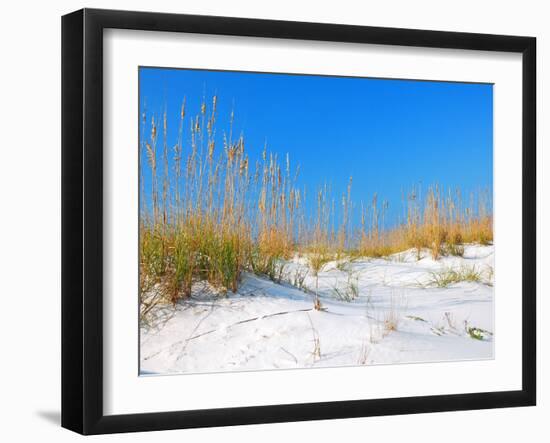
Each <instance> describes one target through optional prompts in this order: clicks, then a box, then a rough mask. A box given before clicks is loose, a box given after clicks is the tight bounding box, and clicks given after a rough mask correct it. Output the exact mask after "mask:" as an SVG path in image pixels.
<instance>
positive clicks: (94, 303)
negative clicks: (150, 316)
mask: <svg viewBox="0 0 550 443" xmlns="http://www.w3.org/2000/svg"><path fill="white" fill-rule="evenodd" d="M107 28H118V29H133V30H147V31H171V32H186V33H199V34H217V35H227V36H249V37H269V38H280V39H301V40H317V41H326V42H353V43H369V44H378V45H398V46H416V47H431V48H455V49H469V50H480V51H503V52H511V53H520V54H522V64H523V79H522V82H523V85H522V88H523V97H522V128H523V135H522V144H523V146H522V158H523V164H522V168H523V169H522V171H523V178H522V180H523V189H522V195H523V203H522V204H523V208H522V210H523V214H522V221H523V227H522V229H523V233H522V242H523V243H522V253H523V256H522V263H523V269H522V290H523V292H522V295H521V296H522V389H521V390H517V391H505V392H478V393H468V394H457V395H436V396H421V397H405V398H392V399H372V400H356V401H332V402H323V403H307V404H287V405H285V404H282V405H265V406H260V407H237V408H227V409H208V410H189V411H177V412H160V413H142V414H131V415H104V413H103V407H102V404H103V373H102V371H103V334H102V325H103V318H102V315H103V314H102V313H103V299H102V283H103V275H102V273H103V271H102V269H103V227H102V223H103V197H102V196H103V179H102V178H103V147H102V138H103V111H102V109H103V88H102V84H103V78H102V76H103V30H104V29H107ZM535 115H536V39H535V38H533V37H516V36H503V35H485V34H471V33H456V32H441V31H423V30H411V29H390V28H377V27H364V26H348V25H337V24H319V23H300V22H286V21H274V20H257V19H244V18H229V17H210V16H196V15H176V14H161V13H149V12H126V11H109V10H97V9H83V10H80V11H76V12H73V13H71V14H68V15H65V16H63V18H62V426H63V427H65V428H68V429H71V430H73V431H76V432H79V433H82V434H104V433H116V432H133V431H152V430H162V429H179V428H194V427H211V426H229V425H240V424H257V423H273V422H289V421H302V420H320V419H333V418H347V417H363V416H380V415H393V414H413V413H426V412H438V411H458V410H468V409H470V410H471V409H488V408H502V407H513V406H530V405H535V403H536V275H535V273H536V266H535V265H536V137H535V135H536V118H535Z"/></svg>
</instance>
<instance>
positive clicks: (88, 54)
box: [62, 9, 536, 434]
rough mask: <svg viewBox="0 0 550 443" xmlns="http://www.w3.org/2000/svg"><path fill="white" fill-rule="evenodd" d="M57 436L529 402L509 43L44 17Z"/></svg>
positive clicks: (515, 56)
mask: <svg viewBox="0 0 550 443" xmlns="http://www.w3.org/2000/svg"><path fill="white" fill-rule="evenodd" d="M62 59H63V62H62V174H63V177H62V189H63V191H62V199H63V204H62V224H63V225H62V256H63V262H62V271H63V274H62V425H63V426H64V427H66V428H68V429H71V430H73V431H76V432H79V433H82V434H101V433H115V432H132V431H149V430H161V429H177V428H190V427H207V426H227V425H238V424H252V423H272V422H283V421H300V420H319V419H330V418H346V417H361V416H377V415H389V414H412V413H425V412H435V411H455V410H466V409H484V408H500V407H514V406H529V405H534V404H535V401H536V373H535V368H536V355H535V350H536V336H535V335H536V334H535V331H536V324H535V320H536V315H535V310H536V284H535V262H536V234H535V232H536V213H535V212H536V206H535V204H536V180H535V171H536V158H535V151H536V150H535V130H536V126H535V122H536V119H535V110H536V106H535V96H536V93H535V83H536V82H535V73H536V69H535V60H536V41H535V38H532V37H517V36H500V35H485V34H467V33H454V32H440V31H421V30H410V29H388V28H375V27H362V26H348V25H340V24H319V23H298V22H282V21H271V20H256V19H243V18H228V17H208V16H191V15H175V14H159V13H148V12H125V11H108V10H92V9H84V10H80V11H77V12H74V13H72V14H69V15H66V16H64V17H63V20H62Z"/></svg>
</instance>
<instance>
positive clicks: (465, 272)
mask: <svg viewBox="0 0 550 443" xmlns="http://www.w3.org/2000/svg"><path fill="white" fill-rule="evenodd" d="M463 281H465V282H481V281H482V273H481V272H480V271H478V270H477V269H476V267H475V266H472V267H468V266H461V267H460V268H458V269H452V268H446V269H443V270H441V271H437V272H432V273H431V274H430V280H429V281H428V283H427V285H428V286H435V287H438V288H446V287H448V286H450V285H452V284H454V283H459V282H463Z"/></svg>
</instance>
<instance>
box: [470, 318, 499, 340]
mask: <svg viewBox="0 0 550 443" xmlns="http://www.w3.org/2000/svg"><path fill="white" fill-rule="evenodd" d="M464 329H465V330H466V333H467V334H468V335H469V336H470V338H473V339H474V340H481V341H483V340H488V339H490V338H491V337H492V336H493V333H492V332H490V331H487V330H486V329H481V328H478V327H475V326H470V325H469V324H468V322H467V321H466V320H465V321H464Z"/></svg>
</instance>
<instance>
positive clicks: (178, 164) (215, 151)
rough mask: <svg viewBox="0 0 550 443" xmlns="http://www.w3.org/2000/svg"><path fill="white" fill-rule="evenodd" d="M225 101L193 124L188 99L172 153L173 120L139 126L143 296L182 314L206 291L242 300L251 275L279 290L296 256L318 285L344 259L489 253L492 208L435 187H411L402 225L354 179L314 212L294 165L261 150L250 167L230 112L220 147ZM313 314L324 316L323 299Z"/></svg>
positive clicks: (318, 201)
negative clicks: (411, 252)
mask: <svg viewBox="0 0 550 443" xmlns="http://www.w3.org/2000/svg"><path fill="white" fill-rule="evenodd" d="M217 101H218V99H217V97H216V96H214V97H212V101H211V103H210V104H208V103H206V102H203V103H202V104H201V106H200V109H199V110H198V112H197V114H196V115H194V116H191V115H189V113H188V112H187V107H186V101H185V99H184V100H183V102H182V105H181V110H180V112H179V123H178V125H177V128H176V130H177V143H176V144H175V146H173V147H171V146H168V144H167V134H168V133H169V130H170V128H169V127H168V118H167V114H166V111H165V112H163V113H162V117H161V118H158V117H157V116H155V115H151V116H149V115H147V114H146V113H145V112H144V113H143V115H142V119H143V120H142V123H143V125H142V128H143V131H142V133H141V141H140V149H141V152H142V156H143V158H144V159H145V160H146V161H142V162H141V171H140V178H141V183H142V184H141V196H142V197H141V215H140V287H141V292H142V293H144V292H147V291H149V290H151V289H152V288H156V289H157V290H158V291H160V293H161V294H163V296H164V298H165V299H166V300H167V301H171V302H173V303H175V302H177V300H178V299H180V298H182V297H188V296H190V295H191V291H192V285H193V283H194V282H196V281H199V280H207V281H208V282H209V283H210V284H212V285H213V286H215V287H216V288H218V289H221V292H222V293H223V292H224V291H228V290H230V291H236V290H237V289H238V285H239V282H240V279H241V274H242V272H243V271H245V270H249V271H252V272H255V273H258V274H262V275H266V276H268V277H270V278H272V279H274V280H277V279H278V278H280V276H281V274H282V271H283V267H284V262H285V260H287V259H289V258H290V257H292V256H293V255H294V254H295V253H296V252H299V253H301V254H303V255H304V256H305V257H307V259H308V261H309V263H310V267H311V270H312V273H313V275H315V276H317V275H318V273H319V272H320V271H321V269H322V268H323V265H324V264H325V263H327V262H328V261H331V260H334V259H339V258H342V257H357V256H368V257H387V256H389V255H391V254H394V253H397V252H401V251H404V250H407V249H410V248H414V249H415V250H416V251H417V255H418V258H420V257H421V254H422V251H430V253H431V255H432V257H433V258H434V259H437V258H439V257H440V256H441V255H446V254H455V255H461V253H463V251H464V249H463V246H462V245H463V244H464V243H481V244H488V243H490V242H492V239H493V237H492V232H493V230H492V215H491V211H490V209H489V208H490V205H489V204H488V203H487V202H486V201H485V200H484V199H479V200H480V203H478V206H477V207H474V204H473V203H472V202H473V199H471V201H470V203H469V204H468V205H465V204H463V202H462V199H461V196H460V193H459V192H454V193H451V192H449V191H447V192H446V193H444V192H443V191H442V189H441V188H440V187H438V186H433V187H431V188H429V189H428V192H427V194H426V196H425V197H424V198H420V189H416V188H413V189H412V190H411V191H410V192H409V194H408V195H407V196H406V198H404V199H403V204H404V220H405V221H404V222H402V223H400V224H399V225H398V226H396V227H392V228H389V229H388V228H386V226H385V216H386V213H387V210H388V207H389V203H388V202H387V201H381V202H379V200H378V197H377V196H376V195H375V196H374V197H373V199H372V201H371V202H370V204H369V205H368V206H365V205H364V204H363V203H361V204H360V205H359V206H357V205H355V204H354V202H353V199H352V191H353V179H352V178H351V177H349V179H348V185H347V188H346V191H345V192H344V194H343V195H341V196H340V198H339V199H334V198H333V197H332V195H331V190H330V187H329V186H327V185H323V186H320V187H319V188H318V189H317V191H316V192H315V193H314V194H313V195H314V197H313V199H312V200H313V201H311V202H310V201H309V200H308V197H309V196H308V195H307V193H306V189H305V188H301V187H300V186H299V184H298V182H299V180H298V179H299V167H293V166H292V165H291V158H290V156H289V155H286V156H285V157H284V158H282V159H281V158H279V157H278V155H277V154H275V153H271V152H269V151H268V149H267V147H266V146H264V147H263V149H262V151H261V153H260V155H259V156H258V159H255V158H251V157H250V156H249V153H248V150H247V149H246V146H245V140H244V137H243V136H242V135H241V136H239V137H234V134H233V119H234V115H233V112H232V113H231V115H230V125H229V128H228V131H227V132H226V133H225V134H224V137H223V142H222V143H221V145H219V143H220V142H219V139H220V137H216V135H215V134H216V118H217V114H216V113H217ZM159 126H160V128H159ZM160 133H161V134H162V135H161V139H160V141H159V134H160ZM170 168H173V170H172V171H170ZM144 177H148V181H149V183H150V185H149V186H150V187H149V189H147V190H146V189H144V186H145V180H144ZM336 202H340V206H341V207H339V208H338V207H337V203H336ZM308 208H312V209H314V210H313V211H309V210H308ZM354 208H355V209H357V208H360V214H359V215H360V218H361V223H360V226H354V223H353V221H354V213H353V211H354ZM316 293H317V291H316ZM315 303H316V306H317V305H318V306H319V307H320V301H319V299H318V297H316V299H315Z"/></svg>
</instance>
